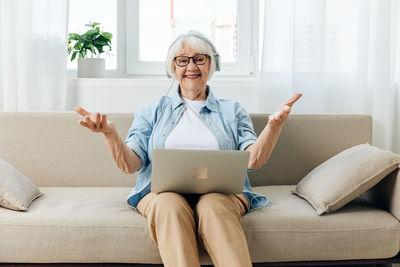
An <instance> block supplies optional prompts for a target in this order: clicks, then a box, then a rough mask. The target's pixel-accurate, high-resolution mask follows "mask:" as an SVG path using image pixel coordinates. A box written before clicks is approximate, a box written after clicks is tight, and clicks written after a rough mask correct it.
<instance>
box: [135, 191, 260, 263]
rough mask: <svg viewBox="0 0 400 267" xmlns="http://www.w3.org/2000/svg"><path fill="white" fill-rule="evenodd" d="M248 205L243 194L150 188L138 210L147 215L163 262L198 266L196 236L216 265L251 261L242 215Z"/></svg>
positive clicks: (151, 232)
mask: <svg viewBox="0 0 400 267" xmlns="http://www.w3.org/2000/svg"><path fill="white" fill-rule="evenodd" d="M248 207H249V203H248V200H247V198H246V197H245V196H244V195H242V194H237V195H225V194H219V193H209V194H204V195H181V194H177V193H172V192H165V193H154V192H150V193H148V194H147V195H146V196H144V197H143V198H142V199H141V200H140V202H139V204H138V206H137V210H138V211H139V213H140V214H142V215H143V216H144V217H146V218H147V224H148V229H149V233H150V236H151V238H152V239H153V240H154V242H155V243H156V245H157V246H158V248H159V251H160V255H161V258H162V261H163V263H164V266H166V267H191V266H196V267H199V266H200V263H199V255H198V248H197V236H198V238H199V239H200V242H203V244H204V247H205V249H206V250H207V252H208V255H209V256H210V258H211V260H212V261H213V263H214V265H215V266H217V267H220V266H229V267H235V266H238V267H246V266H252V264H251V259H250V254H249V249H248V247H247V241H246V237H245V235H244V232H243V228H242V219H241V216H242V215H243V214H245V213H246V211H247V209H248ZM196 233H197V234H198V235H196Z"/></svg>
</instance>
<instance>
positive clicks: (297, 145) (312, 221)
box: [0, 112, 400, 266]
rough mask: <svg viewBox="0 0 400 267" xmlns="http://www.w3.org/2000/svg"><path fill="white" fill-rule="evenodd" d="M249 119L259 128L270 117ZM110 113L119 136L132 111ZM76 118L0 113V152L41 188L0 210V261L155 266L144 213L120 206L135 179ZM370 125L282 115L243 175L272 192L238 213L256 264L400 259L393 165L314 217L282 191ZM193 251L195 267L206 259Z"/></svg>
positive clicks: (366, 134) (360, 139)
mask: <svg viewBox="0 0 400 267" xmlns="http://www.w3.org/2000/svg"><path fill="white" fill-rule="evenodd" d="M251 116H252V119H253V122H254V126H255V130H256V132H257V133H260V130H261V129H262V127H264V125H265V124H266V122H267V118H268V116H267V115H251ZM109 119H110V120H112V121H114V123H115V124H116V125H117V127H118V131H119V133H120V134H121V136H123V137H124V136H125V134H126V133H127V131H128V128H129V127H130V125H131V122H132V120H133V115H130V114H110V115H109ZM77 120H78V116H77V115H76V114H74V113H72V112H71V113H69V112H61V113H50V112H49V113H40V112H38V113H36V112H15V113H13V112H0V158H3V159H4V160H6V161H8V162H10V163H11V164H13V165H14V166H15V167H16V168H17V169H18V170H20V171H21V172H22V173H23V174H25V175H26V176H28V177H29V178H31V179H32V180H33V181H34V182H35V183H36V184H37V185H38V186H39V187H40V190H41V191H42V193H43V194H44V195H43V196H42V197H40V198H38V199H37V200H35V201H34V202H33V203H32V204H31V206H29V209H28V211H27V212H17V211H12V210H8V209H5V208H1V207H0V263H3V264H4V263H75V262H79V263H151V264H160V263H161V259H160V256H159V253H158V250H157V247H156V246H155V244H154V243H153V242H152V240H151V239H150V237H149V235H148V233H147V227H146V220H145V218H143V217H142V216H140V215H139V214H137V213H136V212H135V211H133V210H132V209H131V208H130V207H129V206H128V205H127V203H126V197H127V195H128V193H129V191H130V189H131V188H132V187H133V186H134V185H135V179H136V175H127V174H124V173H122V172H121V171H120V170H119V169H118V168H117V167H116V166H115V165H114V163H113V160H112V157H111V155H109V153H108V151H107V149H106V146H105V143H104V139H103V137H102V135H101V134H95V133H91V132H89V131H88V130H86V129H84V128H83V127H81V126H80V125H78V123H77ZM371 123H372V122H371V118H370V117H369V116H363V115H359V116H336V115H324V116H319V115H291V116H290V117H289V119H288V121H287V123H286V125H285V126H284V129H283V131H282V134H281V137H280V139H279V141H278V143H277V146H276V147H275V149H274V151H273V153H272V156H271V158H270V160H269V161H268V163H267V164H266V165H265V166H264V167H263V168H261V169H259V170H258V171H256V172H254V173H251V174H250V181H251V183H252V185H253V187H254V190H255V191H257V192H260V193H264V194H266V195H267V196H268V197H269V198H270V205H269V206H268V207H267V208H264V209H260V210H256V211H253V212H251V213H249V214H247V215H245V216H244V217H243V227H244V229H245V233H246V236H247V240H248V244H249V248H250V252H251V257H252V260H253V262H254V263H259V264H255V266H272V265H274V264H277V263H278V262H280V264H281V266H282V265H291V264H292V265H311V264H315V262H316V261H317V262H319V263H318V264H320V265H324V264H331V263H330V261H340V263H341V264H343V265H344V264H355V263H392V262H399V261H400V259H399V258H397V257H396V255H397V254H398V253H399V247H400V222H399V219H400V181H399V179H400V177H399V176H400V175H398V174H397V171H396V172H394V173H392V174H391V175H389V177H386V178H385V179H384V180H383V181H382V182H381V183H379V184H378V185H377V186H375V187H374V188H373V190H372V191H370V192H369V193H368V194H365V195H364V198H358V199H356V200H354V201H352V202H351V203H349V204H348V205H346V206H345V207H344V208H342V209H340V210H339V211H336V212H334V213H332V214H327V215H322V216H318V215H317V214H316V212H315V210H314V209H313V208H312V207H311V205H309V204H308V203H307V202H306V201H305V200H303V199H301V198H299V197H297V196H295V195H293V194H291V193H290V191H291V190H292V189H294V187H295V185H296V184H297V182H298V181H300V179H301V178H303V177H304V176H305V175H306V174H307V173H308V172H310V171H311V170H312V169H313V168H314V167H316V166H317V165H319V164H321V163H322V162H324V161H325V160H327V159H328V158H330V157H331V156H333V155H335V154H336V153H339V152H341V151H342V150H344V149H346V148H348V147H351V146H353V145H357V144H361V143H367V142H371V139H372V136H371V135H372V134H371V132H372V131H371ZM367 198H368V199H369V200H371V202H367V201H366V200H365V199H367ZM373 204H375V205H373ZM376 205H379V207H378V206H376ZM171 245H173V244H171ZM200 250H201V253H200V255H201V262H202V264H211V261H210V259H209V257H208V256H207V255H206V253H205V252H204V249H203V248H200ZM379 259H380V260H379ZM349 260H351V261H349ZM353 260H356V261H353ZM282 262H284V263H283V264H282ZM261 263H262V264H261ZM336 264H337V262H336Z"/></svg>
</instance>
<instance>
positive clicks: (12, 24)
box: [0, 0, 68, 111]
mask: <svg viewBox="0 0 400 267" xmlns="http://www.w3.org/2000/svg"><path fill="white" fill-rule="evenodd" d="M67 4H68V0H0V110H5V111H28V110H29V111H48V110H63V109H65V107H66V98H67V87H66V86H67V69H66V64H67V59H66V58H67V52H66V51H67V13H68V5H67Z"/></svg>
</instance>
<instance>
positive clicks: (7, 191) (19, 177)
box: [0, 159, 42, 211]
mask: <svg viewBox="0 0 400 267" xmlns="http://www.w3.org/2000/svg"><path fill="white" fill-rule="evenodd" d="M41 195H42V194H41V193H40V191H39V189H38V188H37V187H36V185H35V184H34V183H33V182H32V181H31V180H30V179H29V178H28V177H26V176H25V175H23V174H22V173H20V172H19V171H18V170H17V169H15V168H14V166H12V165H11V164H10V163H8V162H6V161H4V160H3V159H0V206H3V207H5V208H8V209H12V210H20V211H26V210H27V209H28V206H29V204H31V202H32V201H33V200H35V199H36V198H38V197H40V196H41Z"/></svg>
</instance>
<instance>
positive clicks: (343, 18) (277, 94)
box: [259, 0, 400, 153]
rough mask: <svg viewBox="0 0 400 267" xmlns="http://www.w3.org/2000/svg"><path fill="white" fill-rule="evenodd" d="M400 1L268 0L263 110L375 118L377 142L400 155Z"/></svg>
mask: <svg viewBox="0 0 400 267" xmlns="http://www.w3.org/2000/svg"><path fill="white" fill-rule="evenodd" d="M399 13H400V6H399V1H398V0H266V2H265V12H264V42H263V50H262V54H263V55H262V76H261V88H260V92H261V97H260V103H259V106H260V112H268V113H270V112H272V111H274V109H275V108H276V106H277V105H279V104H280V103H282V102H283V101H284V100H286V99H287V98H289V97H290V96H291V95H292V94H294V93H296V92H301V93H303V97H302V98H301V99H300V100H299V101H298V103H296V104H295V107H294V109H293V113H295V114H370V115H372V117H373V144H374V145H376V146H379V147H381V148H383V149H390V150H392V151H395V152H398V153H400V130H399V126H400V123H399V115H398V114H399V111H400V107H399V102H400V93H399V90H400V88H399V84H400V77H399V76H400V75H399V74H400V18H399Z"/></svg>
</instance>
